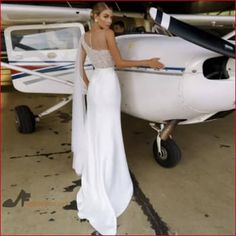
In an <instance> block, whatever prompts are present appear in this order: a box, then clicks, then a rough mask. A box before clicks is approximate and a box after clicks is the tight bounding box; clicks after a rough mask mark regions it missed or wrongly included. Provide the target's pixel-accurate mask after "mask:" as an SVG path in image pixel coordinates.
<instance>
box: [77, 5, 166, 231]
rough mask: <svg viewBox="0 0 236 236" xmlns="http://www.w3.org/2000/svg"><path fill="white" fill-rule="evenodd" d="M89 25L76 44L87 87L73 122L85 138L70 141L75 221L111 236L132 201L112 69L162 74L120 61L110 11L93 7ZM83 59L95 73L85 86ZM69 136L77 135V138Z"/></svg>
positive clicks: (147, 63) (153, 64)
mask: <svg viewBox="0 0 236 236" xmlns="http://www.w3.org/2000/svg"><path fill="white" fill-rule="evenodd" d="M92 19H93V25H92V27H91V30H90V31H89V32H86V33H85V34H84V35H82V36H81V40H80V50H79V58H80V60H79V62H80V63H81V66H79V65H78V64H77V65H76V66H77V68H80V72H81V73H80V75H81V77H82V79H83V82H84V83H85V85H86V86H87V111H86V114H85V116H84V117H83V114H82V115H80V118H79V117H77V116H75V118H74V117H73V122H74V123H75V124H76V123H78V120H77V118H78V119H82V118H84V120H83V121H82V122H84V129H83V130H84V132H82V129H78V132H79V133H80V134H82V135H83V136H82V135H81V136H82V137H81V136H80V139H79V138H74V139H73V140H72V149H73V153H74V156H73V168H74V169H75V171H76V173H77V174H78V175H81V180H82V184H81V188H80V190H79V192H78V194H77V208H78V216H79V218H80V219H87V220H88V221H89V223H90V224H91V225H92V226H93V227H94V228H95V229H96V232H98V233H100V234H102V235H115V234H116V231H117V217H118V216H120V215H121V214H122V213H123V212H124V210H125V209H126V208H127V206H128V204H129V202H130V200H131V197H132V195H133V184H132V181H131V178H130V174H129V169H128V166H127V161H126V155H125V149H124V144H123V137H122V130H121V116H120V112H121V111H120V106H121V91H120V85H119V80H118V77H117V75H116V72H115V70H114V66H116V67H119V68H123V67H135V66H148V67H151V68H155V69H161V68H163V64H162V63H161V62H159V59H158V58H152V59H149V60H139V61H134V60H125V59H123V58H122V57H121V55H120V52H119V50H118V48H117V45H116V40H115V37H114V32H113V31H112V30H110V26H111V24H112V10H111V9H110V8H109V7H108V6H107V5H106V4H105V3H97V4H96V5H95V6H94V8H93V10H92ZM86 56H88V57H89V59H90V61H91V62H92V64H93V66H94V67H95V70H94V72H93V75H92V76H91V78H90V80H89V79H88V78H87V76H86V73H85V71H84V67H83V65H84V62H85V59H86ZM77 63H78V60H77ZM77 73H78V70H77ZM78 81H79V80H78ZM78 81H75V83H78ZM75 86H76V85H75ZM80 93H81V90H80ZM75 99H76V96H74V100H75ZM73 106H74V105H73ZM75 109H76V108H75ZM78 109H79V108H78ZM74 133H76V134H75V135H77V132H74Z"/></svg>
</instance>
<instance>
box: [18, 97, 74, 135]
mask: <svg viewBox="0 0 236 236" xmlns="http://www.w3.org/2000/svg"><path fill="white" fill-rule="evenodd" d="M71 100H72V96H69V97H67V98H63V99H62V101H61V102H59V103H58V104H56V105H54V106H52V107H50V108H49V109H47V110H46V111H44V112H42V113H40V114H38V115H34V114H33V112H32V111H31V110H30V108H29V107H28V106H26V105H20V106H17V107H15V122H16V128H17V130H18V131H19V132H20V133H23V134H29V133H33V132H34V131H35V127H36V122H39V121H40V119H41V118H42V117H43V116H46V115H48V114H50V113H52V112H54V111H56V110H58V109H60V108H61V107H63V106H65V105H66V104H67V103H68V102H70V101H71Z"/></svg>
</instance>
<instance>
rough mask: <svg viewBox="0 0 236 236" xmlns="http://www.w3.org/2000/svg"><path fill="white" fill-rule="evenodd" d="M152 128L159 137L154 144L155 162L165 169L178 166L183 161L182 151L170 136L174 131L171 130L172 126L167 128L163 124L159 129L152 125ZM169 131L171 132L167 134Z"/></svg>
mask: <svg viewBox="0 0 236 236" xmlns="http://www.w3.org/2000/svg"><path fill="white" fill-rule="evenodd" d="M175 125H177V122H176V124H174V126H175ZM150 126H151V127H152V128H153V129H154V130H156V131H157V137H156V139H155V140H154V142H153V154H154V159H155V161H156V162H157V163H158V164H159V165H161V166H162V167H165V168H171V167H174V166H176V165H177V164H178V163H179V161H180V159H181V151H180V149H179V147H178V146H177V144H176V143H175V141H174V140H173V139H172V137H171V135H170V133H171V131H172V130H170V126H169V127H165V126H164V125H163V124H161V125H160V127H158V126H157V125H156V124H155V123H150ZM174 126H173V127H174ZM168 129H169V131H168V132H166V131H167V130H168ZM163 134H164V135H163ZM161 137H162V138H161ZM164 139H165V140H164Z"/></svg>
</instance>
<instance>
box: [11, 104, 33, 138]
mask: <svg viewBox="0 0 236 236" xmlns="http://www.w3.org/2000/svg"><path fill="white" fill-rule="evenodd" d="M15 115H16V116H15V119H16V120H15V121H16V127H17V130H18V131H19V132H20V133H24V134H28V133H33V132H34V131H35V116H34V114H33V113H32V111H31V110H30V108H29V107H28V106H25V105H22V106H17V107H15Z"/></svg>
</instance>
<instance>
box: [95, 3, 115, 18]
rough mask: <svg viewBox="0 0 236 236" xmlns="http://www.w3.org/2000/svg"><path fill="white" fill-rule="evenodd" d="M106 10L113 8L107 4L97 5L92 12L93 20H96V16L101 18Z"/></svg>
mask: <svg viewBox="0 0 236 236" xmlns="http://www.w3.org/2000/svg"><path fill="white" fill-rule="evenodd" d="M106 9H111V7H109V6H108V5H107V4H106V3H105V2H98V3H96V4H95V5H94V6H93V9H92V11H91V19H92V20H94V16H95V15H98V16H99V14H100V13H101V12H102V11H104V10H106Z"/></svg>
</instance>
